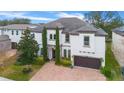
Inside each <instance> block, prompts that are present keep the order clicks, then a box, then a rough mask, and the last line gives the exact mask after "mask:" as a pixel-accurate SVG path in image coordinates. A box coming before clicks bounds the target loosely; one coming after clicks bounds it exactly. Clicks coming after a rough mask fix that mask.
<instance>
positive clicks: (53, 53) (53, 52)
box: [52, 49, 55, 58]
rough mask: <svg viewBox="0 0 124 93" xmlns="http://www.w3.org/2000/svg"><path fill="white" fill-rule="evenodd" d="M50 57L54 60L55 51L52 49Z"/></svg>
mask: <svg viewBox="0 0 124 93" xmlns="http://www.w3.org/2000/svg"><path fill="white" fill-rule="evenodd" d="M52 57H53V58H55V49H52Z"/></svg>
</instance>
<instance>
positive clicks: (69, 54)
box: [68, 50, 71, 59]
mask: <svg viewBox="0 0 124 93" xmlns="http://www.w3.org/2000/svg"><path fill="white" fill-rule="evenodd" d="M68 58H69V59H70V58H71V50H68Z"/></svg>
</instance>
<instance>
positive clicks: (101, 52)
mask: <svg viewBox="0 0 124 93" xmlns="http://www.w3.org/2000/svg"><path fill="white" fill-rule="evenodd" d="M22 32H23V31H22V30H18V35H16V31H14V35H12V30H7V31H4V33H3V34H4V35H5V34H6V35H9V37H10V39H11V41H12V42H17V43H18V42H19V40H20V39H21V38H20V37H21V35H22ZM59 32H60V33H59V34H60V35H59V36H60V46H61V47H60V48H61V49H60V53H61V56H62V57H64V53H63V52H64V49H66V50H67V57H68V50H71V60H72V62H73V57H74V55H79V56H87V57H95V58H102V59H103V61H104V62H103V63H102V66H104V65H105V37H104V36H95V34H93V33H80V34H79V35H70V42H69V43H67V42H65V34H63V33H62V30H60V31H59ZM33 33H34V32H31V34H33ZM34 34H35V40H36V41H37V42H38V44H39V47H40V50H41V48H42V33H34ZM50 34H52V35H54V34H56V30H55V29H48V30H47V43H48V57H49V59H52V48H53V49H55V40H50ZM84 36H89V37H90V47H86V46H84V45H83V44H84ZM40 50H39V52H38V54H39V55H41V51H40Z"/></svg>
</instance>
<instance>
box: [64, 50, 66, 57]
mask: <svg viewBox="0 0 124 93" xmlns="http://www.w3.org/2000/svg"><path fill="white" fill-rule="evenodd" d="M64 57H65V58H66V49H64Z"/></svg>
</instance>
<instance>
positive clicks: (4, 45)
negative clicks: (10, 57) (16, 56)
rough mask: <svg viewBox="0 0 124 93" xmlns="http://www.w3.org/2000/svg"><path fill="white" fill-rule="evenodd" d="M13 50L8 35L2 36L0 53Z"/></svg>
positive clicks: (0, 36)
mask: <svg viewBox="0 0 124 93" xmlns="http://www.w3.org/2000/svg"><path fill="white" fill-rule="evenodd" d="M10 49H11V40H10V39H9V36H8V35H0V53H3V52H6V51H8V50H10Z"/></svg>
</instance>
